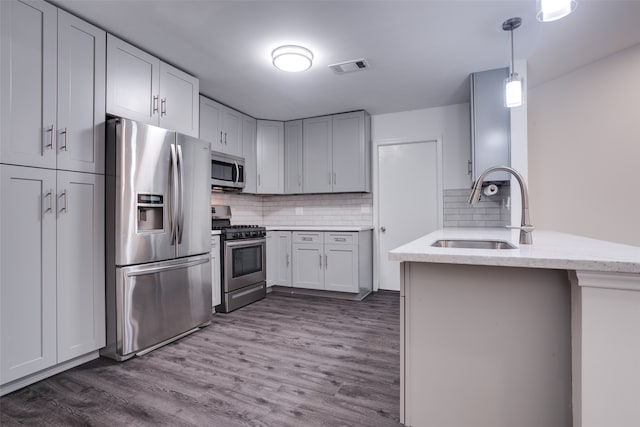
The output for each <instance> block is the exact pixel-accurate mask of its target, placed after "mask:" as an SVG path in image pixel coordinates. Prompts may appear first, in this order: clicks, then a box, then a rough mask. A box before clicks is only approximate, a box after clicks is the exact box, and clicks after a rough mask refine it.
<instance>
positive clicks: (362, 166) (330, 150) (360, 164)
mask: <svg viewBox="0 0 640 427" xmlns="http://www.w3.org/2000/svg"><path fill="white" fill-rule="evenodd" d="M370 126H371V125H370V116H369V114H367V113H366V112H364V111H356V112H353V113H344V114H335V115H333V116H324V117H314V118H311V119H305V120H304V124H303V150H302V158H303V162H302V164H303V175H304V178H303V184H302V186H303V190H304V192H305V193H331V192H368V191H371V137H370V130H369V129H370Z"/></svg>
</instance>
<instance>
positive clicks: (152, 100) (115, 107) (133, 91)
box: [107, 34, 160, 126]
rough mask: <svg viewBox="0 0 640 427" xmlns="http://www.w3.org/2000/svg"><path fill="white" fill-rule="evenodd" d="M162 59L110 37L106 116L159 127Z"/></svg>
mask: <svg viewBox="0 0 640 427" xmlns="http://www.w3.org/2000/svg"><path fill="white" fill-rule="evenodd" d="M159 92H160V60H159V59H158V58H156V57H155V56H152V55H149V54H148V53H146V52H144V51H142V50H140V49H138V48H137V47H135V46H132V45H130V44H129V43H127V42H125V41H123V40H120V39H118V38H116V37H114V36H112V35H111V34H109V35H107V113H109V114H113V115H114V116H120V117H126V118H129V119H131V120H137V121H139V122H143V123H147V124H150V125H156V126H157V125H158V116H159V108H160V98H159Z"/></svg>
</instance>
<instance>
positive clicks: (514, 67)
mask: <svg viewBox="0 0 640 427" xmlns="http://www.w3.org/2000/svg"><path fill="white" fill-rule="evenodd" d="M509 32H510V33H511V75H513V74H515V72H516V70H515V69H516V66H515V63H514V60H513V29H511V31H509Z"/></svg>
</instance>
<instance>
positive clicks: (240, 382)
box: [0, 292, 400, 427]
mask: <svg viewBox="0 0 640 427" xmlns="http://www.w3.org/2000/svg"><path fill="white" fill-rule="evenodd" d="M399 310H400V309H399V294H398V293H396V292H378V293H376V294H373V295H371V296H369V297H368V298H366V299H365V300H364V301H362V302H352V301H343V300H335V299H328V298H317V297H307V296H289V295H283V294H269V295H268V296H267V298H266V299H264V300H262V301H259V302H257V303H255V304H252V305H251V306H248V307H245V308H243V309H241V310H238V311H236V312H234V313H230V314H227V315H223V314H218V315H215V316H214V319H213V323H212V324H211V326H208V327H206V328H204V329H203V330H201V331H199V332H197V333H195V334H192V335H190V336H187V337H185V338H183V339H181V340H179V341H177V342H175V343H172V344H170V345H167V346H165V347H162V348H160V349H158V350H156V351H153V352H151V353H149V354H147V355H145V356H142V357H137V358H134V359H131V360H129V361H127V362H124V363H117V362H113V361H110V360H107V359H98V360H95V361H93V362H90V363H88V364H85V365H83V366H80V367H78V368H75V369H72V370H70V371H67V372H64V373H62V374H59V375H56V376H54V377H51V378H49V379H47V380H44V381H41V382H39V383H37V384H34V385H32V386H29V387H26V388H24V389H21V390H18V391H16V392H14V393H11V394H9V395H7V396H4V397H2V398H1V399H0V424H1V425H3V426H9V425H20V424H26V425H64V426H75V425H96V426H102V425H104V426H124V425H127V426H137V425H171V426H179V425H185V426H188V425H194V426H224V427H233V426H273V427H276V426H277V427H285V426H291V427H306V426H367V427H374V426H399V425H400V423H399V421H398V420H399V406H400V391H399V389H400V387H399V382H400V360H399V338H400V331H399V330H400V313H399Z"/></svg>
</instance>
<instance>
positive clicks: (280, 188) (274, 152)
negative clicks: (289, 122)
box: [256, 120, 284, 194]
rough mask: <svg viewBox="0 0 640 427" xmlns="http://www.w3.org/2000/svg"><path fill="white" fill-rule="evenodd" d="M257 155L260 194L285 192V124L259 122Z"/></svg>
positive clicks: (266, 121)
mask: <svg viewBox="0 0 640 427" xmlns="http://www.w3.org/2000/svg"><path fill="white" fill-rule="evenodd" d="M256 145H257V147H256V153H257V164H258V189H257V190H258V191H257V192H258V194H282V193H283V192H284V165H283V160H284V124H283V122H278V121H271V120H258V125H257V137H256Z"/></svg>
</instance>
